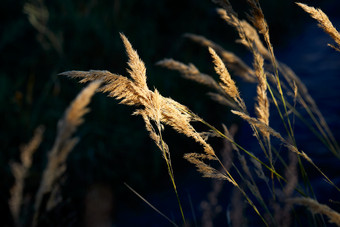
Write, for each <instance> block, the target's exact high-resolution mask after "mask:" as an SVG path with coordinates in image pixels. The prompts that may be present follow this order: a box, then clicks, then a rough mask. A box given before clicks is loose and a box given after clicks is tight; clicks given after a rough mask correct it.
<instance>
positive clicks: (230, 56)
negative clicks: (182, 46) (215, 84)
mask: <svg viewBox="0 0 340 227" xmlns="http://www.w3.org/2000/svg"><path fill="white" fill-rule="evenodd" d="M184 36H185V37H187V38H189V39H191V40H193V41H194V42H197V43H199V44H200V45H202V46H204V47H207V48H209V47H211V48H212V49H214V50H215V51H216V52H217V53H218V55H219V56H221V59H222V60H223V62H224V63H225V64H226V66H227V67H228V69H230V71H232V72H233V73H235V75H237V76H240V77H241V78H242V79H244V80H245V81H247V82H251V83H253V82H255V81H256V78H255V73H254V71H253V70H252V69H251V68H250V67H249V66H248V65H247V64H246V63H244V61H242V59H240V58H239V57H237V56H236V55H235V54H234V53H232V52H229V51H227V50H225V49H224V48H223V47H221V46H220V45H218V44H216V43H214V42H213V41H211V40H208V39H207V38H205V37H204V36H200V35H194V34H189V33H187V34H185V35H184Z"/></svg>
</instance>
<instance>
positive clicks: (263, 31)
mask: <svg viewBox="0 0 340 227" xmlns="http://www.w3.org/2000/svg"><path fill="white" fill-rule="evenodd" d="M213 2H215V3H216V4H218V5H219V6H220V8H218V9H217V13H218V14H219V15H220V17H221V19H222V20H224V21H225V22H226V23H227V24H228V25H230V26H231V27H233V28H234V29H235V30H236V31H237V33H238V36H239V40H238V42H239V43H240V44H242V45H244V46H245V47H246V48H247V49H248V50H249V51H250V52H251V54H252V55H253V65H252V66H249V65H247V64H246V63H245V62H244V61H242V59H240V58H239V57H237V56H236V55H235V54H234V53H232V52H229V51H227V50H225V49H224V48H223V47H221V46H220V45H218V44H216V43H214V42H213V41H211V40H208V39H206V38H205V37H203V36H200V35H196V34H186V35H185V37H186V38H188V39H190V40H192V41H194V42H197V43H199V44H200V45H202V46H203V47H204V48H207V50H208V51H209V53H210V55H211V61H212V62H211V63H207V64H211V65H212V66H213V67H214V69H215V72H216V74H217V75H218V76H219V80H215V79H214V76H210V75H207V74H205V73H202V72H200V70H199V68H198V67H196V66H195V65H193V64H191V63H190V64H185V63H182V62H179V61H176V60H173V59H164V60H161V61H159V62H158V63H157V65H159V66H163V67H166V68H168V69H171V70H175V71H178V72H180V73H181V75H182V76H183V77H184V78H186V79H189V80H193V81H195V82H197V83H201V84H203V85H206V86H208V87H209V88H210V89H211V90H212V92H210V93H209V95H210V96H211V98H212V99H213V100H215V101H217V102H218V103H220V104H223V105H226V106H228V107H229V108H230V109H231V112H232V113H233V114H235V115H236V116H238V117H240V118H241V119H243V120H244V121H246V122H247V123H248V124H249V126H250V128H251V129H252V131H253V133H254V136H255V138H256V139H257V142H258V145H259V148H260V150H262V152H263V155H261V154H260V153H258V152H256V149H255V148H251V149H254V151H251V150H249V149H248V148H245V147H244V146H243V145H241V144H239V143H238V142H237V141H235V140H234V138H233V136H232V135H231V134H230V133H229V131H228V129H227V128H226V127H225V130H224V132H222V131H221V130H219V129H218V128H219V127H218V126H213V125H211V124H209V123H208V122H206V121H205V120H204V119H202V118H201V117H199V116H198V115H197V114H196V113H194V112H192V111H191V110H190V109H189V108H188V107H186V106H184V105H182V104H180V103H178V102H176V101H174V100H173V99H170V98H166V97H164V96H162V95H161V94H160V93H159V91H158V90H157V89H154V90H150V89H149V87H148V85H147V76H146V68H145V65H144V63H143V62H142V61H141V60H140V58H139V56H138V54H137V52H136V51H135V50H133V49H132V46H131V44H130V42H129V41H128V39H127V38H126V37H125V36H124V35H122V34H121V38H122V40H123V43H124V46H125V48H126V52H127V55H128V59H129V60H128V65H129V69H128V73H129V75H130V78H128V77H125V76H122V75H117V74H113V73H110V72H108V71H96V70H91V71H87V72H85V71H68V72H64V73H62V74H61V75H66V76H69V77H71V78H76V79H79V80H80V82H81V83H85V82H88V81H93V80H97V79H100V80H102V81H103V83H104V86H103V87H102V88H101V89H100V91H101V92H105V93H108V96H109V97H113V98H115V99H117V100H120V103H121V104H125V105H130V106H134V107H135V108H136V110H135V111H134V112H133V115H140V116H141V117H142V118H143V120H144V123H145V127H146V130H147V131H148V132H149V135H150V137H151V139H152V140H153V141H154V142H155V143H156V145H157V146H158V148H159V150H160V151H161V153H162V156H163V158H164V159H165V162H166V164H167V167H168V173H169V176H170V179H171V182H172V185H173V188H174V190H175V192H176V195H177V198H178V204H179V209H180V212H181V214H182V218H183V223H185V216H184V214H183V210H182V207H181V202H180V200H179V196H178V191H177V188H176V184H175V177H174V171H173V168H172V164H171V153H172V152H170V149H169V147H168V145H167V144H166V143H165V141H164V138H163V136H162V132H163V130H164V125H168V126H170V127H172V128H173V129H174V130H176V131H177V132H178V133H180V134H183V135H185V136H187V137H189V138H191V139H193V140H194V141H196V142H197V143H198V144H200V145H201V147H202V150H201V151H196V152H191V153H186V154H184V158H185V159H186V160H188V161H189V162H190V163H192V164H194V165H195V166H196V168H197V171H198V172H200V173H201V174H202V175H203V177H207V178H213V179H216V180H217V181H218V182H223V181H227V182H229V183H231V184H232V185H233V186H234V187H235V188H236V189H237V191H238V192H239V193H240V194H241V195H242V196H243V198H244V199H245V201H246V204H247V205H246V206H245V207H244V209H246V208H247V207H249V208H251V209H252V210H253V212H254V213H255V214H256V215H257V216H258V217H259V219H260V220H261V221H262V224H263V225H265V226H289V225H293V223H299V220H300V217H298V215H299V214H298V213H297V211H296V209H295V208H294V206H293V204H299V205H303V206H306V207H308V208H309V209H310V210H311V211H312V212H313V215H310V216H309V218H308V219H307V221H303V222H306V223H308V224H309V225H316V226H325V225H327V222H326V220H324V218H323V216H322V215H325V216H327V217H328V218H329V221H330V222H331V223H335V224H337V225H339V222H338V220H339V213H337V212H336V211H334V210H332V209H331V208H329V207H328V206H326V205H322V204H319V203H318V202H317V199H318V195H317V194H315V193H314V189H313V184H312V183H311V179H310V177H309V174H308V172H307V171H306V166H308V169H310V166H311V167H312V168H314V170H316V171H317V172H318V173H319V174H320V176H321V177H322V178H323V179H324V180H325V181H326V182H328V183H329V184H330V186H331V187H333V188H335V189H336V190H337V191H338V193H340V190H339V188H338V186H337V185H336V184H335V183H334V182H333V181H332V179H330V178H329V177H328V176H327V175H326V174H325V173H324V172H323V170H321V169H320V168H319V167H318V165H317V164H315V162H314V160H313V157H311V156H310V155H309V152H308V151H303V150H302V148H300V147H299V145H298V144H297V141H296V139H295V135H294V123H295V121H298V120H301V121H302V122H303V123H304V124H305V125H306V127H307V128H309V129H310V130H311V131H312V132H313V133H314V134H315V135H316V136H317V138H319V140H320V142H321V143H323V144H324V145H325V147H326V148H327V149H328V150H329V151H330V152H332V153H333V154H334V156H335V157H336V158H339V152H340V150H339V145H338V143H337V141H336V140H335V138H334V136H333V134H332V132H331V130H330V129H329V126H328V125H327V123H326V121H325V118H324V117H323V115H322V113H321V111H320V110H319V108H318V107H317V105H316V103H315V101H314V100H313V98H312V97H311V95H310V94H309V92H308V90H307V88H306V86H305V85H304V84H303V82H302V81H301V80H300V79H299V78H298V76H297V75H296V74H295V73H294V72H293V70H292V69H290V68H289V67H288V66H287V65H285V64H284V63H282V62H280V61H279V60H278V59H277V58H276V56H275V52H274V47H273V45H272V44H271V40H270V35H269V34H270V30H269V26H268V24H267V22H266V20H265V17H264V14H263V12H262V9H261V7H260V4H259V1H258V0H248V1H247V2H248V4H249V6H250V9H251V11H250V13H249V14H248V19H249V21H250V23H249V22H248V21H247V20H244V19H240V18H239V17H238V14H237V13H236V12H235V11H234V9H233V7H232V5H231V4H230V2H229V1H228V0H224V1H223V0H214V1H213ZM297 4H298V5H299V6H300V7H302V8H303V9H304V10H305V11H306V12H308V13H309V14H311V16H312V17H313V18H315V19H316V20H317V21H318V22H319V26H320V27H321V28H323V29H324V30H325V32H326V33H328V34H329V35H330V36H331V37H332V38H333V39H334V41H335V42H336V43H337V45H339V40H340V39H339V37H340V36H339V33H338V32H337V31H336V29H335V28H334V26H333V25H332V23H331V22H330V21H329V19H328V17H327V16H326V15H325V14H324V13H323V12H322V11H321V10H319V9H314V8H313V7H309V6H307V5H305V4H302V3H297ZM262 40H263V41H264V42H263V41H262ZM331 46H332V47H333V48H334V49H336V50H339V49H338V47H335V46H334V45H331ZM229 69H230V71H229ZM234 75H235V76H239V77H241V78H243V79H244V80H245V81H248V82H251V83H256V84H257V87H256V97H255V104H254V105H255V107H254V109H255V115H254V116H253V115H252V114H251V113H250V111H249V109H250V108H249V105H250V104H249V103H246V102H245V101H244V99H243V98H242V94H241V93H240V92H239V89H238V87H237V85H236V83H235V81H234V79H233V76H234ZM298 105H301V106H302V111H305V112H306V113H307V114H308V116H309V117H310V119H305V118H304V117H302V116H303V114H302V113H301V112H300V111H301V108H300V107H299V108H297V106H298ZM271 106H273V107H271ZM273 110H274V111H275V112H277V114H278V116H279V119H280V124H281V125H282V126H283V127H282V128H283V129H284V131H282V132H278V131H277V130H276V129H274V128H273V127H272V124H271V121H270V116H271V111H273ZM194 122H198V123H200V124H202V125H203V126H204V127H205V128H206V130H205V131H198V129H197V124H193V123H194ZM204 127H203V128H204ZM201 128H202V127H200V129H201ZM210 137H220V138H223V139H224V140H226V141H227V142H228V143H230V148H229V151H228V152H229V153H231V152H235V153H236V156H235V157H237V158H233V159H230V158H229V160H231V162H230V164H228V165H227V164H226V162H225V161H223V160H222V157H221V154H219V153H217V152H216V151H215V149H214V148H213V147H212V146H211V145H210V144H209V143H208V139H209V138H210ZM255 153H256V154H255ZM229 155H230V154H229ZM262 184H265V185H266V187H261V188H266V190H263V189H261V190H260V185H262ZM214 188H215V189H214V190H215V193H214V195H215V196H217V195H218V193H220V191H219V190H218V185H217V184H216V185H215V186H214ZM268 195H269V196H268ZM329 199H332V198H329ZM207 203H209V202H207ZM233 209H235V211H236V209H237V208H236V207H234V208H233ZM242 213H243V211H242V209H241V210H239V211H238V212H231V211H230V213H229V214H233V215H235V214H238V215H241V216H240V217H239V219H240V218H242V216H243V215H242ZM306 215H307V214H306ZM207 217H208V219H209V217H210V218H211V217H212V213H210V214H209V213H207V214H206V216H205V219H204V220H205V221H202V223H209V222H208V221H207V220H206V219H207ZM243 218H244V217H243ZM236 220H237V218H235V217H231V218H230V221H231V224H233V225H235V226H236V225H237V224H236V223H240V222H237V221H236ZM211 223H212V222H210V224H207V226H208V225H209V226H210V225H211ZM249 224H251V223H249Z"/></svg>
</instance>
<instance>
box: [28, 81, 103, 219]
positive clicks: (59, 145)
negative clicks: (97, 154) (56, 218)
mask: <svg viewBox="0 0 340 227" xmlns="http://www.w3.org/2000/svg"><path fill="white" fill-rule="evenodd" d="M100 84H101V82H100V81H94V82H92V83H90V84H89V85H88V86H87V87H86V88H84V89H83V90H82V91H81V92H80V93H79V94H78V96H77V97H76V98H75V99H74V100H73V102H72V103H71V104H70V106H69V107H68V109H67V110H66V111H65V114H64V117H63V118H62V119H60V120H59V122H58V131H57V137H56V139H55V142H54V145H53V147H52V149H51V150H50V151H49V152H48V161H47V166H46V168H45V170H44V172H43V175H42V179H41V182H40V186H39V189H38V192H37V194H36V197H35V203H34V206H35V214H34V217H33V226H35V225H37V223H38V217H39V213H40V210H41V209H42V210H45V209H46V207H47V209H48V210H49V209H51V208H53V207H54V206H55V205H56V204H57V203H58V202H59V201H58V198H57V193H58V186H57V184H56V183H57V180H59V179H60V177H61V176H62V174H63V173H64V172H65V170H66V158H67V156H68V154H69V153H70V152H71V150H72V149H73V148H74V146H75V145H76V144H77V143H78V141H79V138H77V137H72V136H73V134H74V133H75V131H76V129H77V128H78V127H79V126H80V125H81V124H82V123H83V122H84V118H83V116H84V115H85V114H86V113H88V112H89V108H87V105H88V104H89V102H90V100H91V98H92V96H93V95H94V94H95V92H96V90H97V89H98V88H99V86H100ZM49 192H51V193H52V195H51V196H50V197H49V199H48V202H47V204H42V201H43V197H44V195H45V194H46V193H49ZM42 206H43V207H42Z"/></svg>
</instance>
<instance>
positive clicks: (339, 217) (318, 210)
mask: <svg viewBox="0 0 340 227" xmlns="http://www.w3.org/2000/svg"><path fill="white" fill-rule="evenodd" d="M288 202H291V203H295V204H299V205H303V206H306V207H308V209H309V210H310V211H311V212H312V213H314V214H323V215H326V216H327V217H328V218H329V222H330V223H334V224H336V225H337V226H340V214H339V213H338V212H336V211H334V210H332V209H331V208H330V207H329V206H327V205H324V204H320V203H319V202H318V201H316V200H314V199H311V198H293V199H289V200H288Z"/></svg>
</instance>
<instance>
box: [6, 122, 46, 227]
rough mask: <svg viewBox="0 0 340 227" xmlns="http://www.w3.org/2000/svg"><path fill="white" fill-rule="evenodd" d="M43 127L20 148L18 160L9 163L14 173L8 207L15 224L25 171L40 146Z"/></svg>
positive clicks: (18, 214)
mask: <svg viewBox="0 0 340 227" xmlns="http://www.w3.org/2000/svg"><path fill="white" fill-rule="evenodd" d="M44 131H45V128H44V127H43V126H39V127H38V128H37V129H36V130H35V132H34V136H33V138H32V139H31V141H30V142H29V143H28V144H26V145H24V146H22V147H21V148H20V151H21V152H20V161H21V163H19V162H13V163H11V170H12V173H13V175H14V179H15V183H14V186H13V188H12V189H11V198H10V200H9V207H10V209H11V212H12V215H13V218H14V220H15V222H16V224H17V225H19V223H20V220H19V219H20V208H21V204H22V196H23V194H22V193H23V189H24V184H25V178H26V176H27V172H28V170H29V168H30V167H31V165H32V157H33V154H34V152H35V151H36V150H37V149H38V147H39V146H40V144H41V142H42V139H43V134H44Z"/></svg>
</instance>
